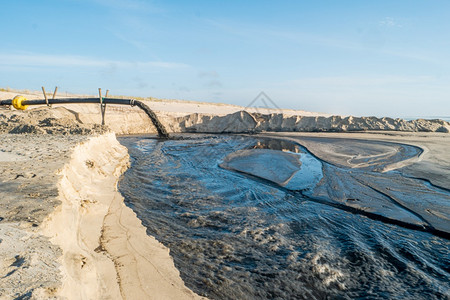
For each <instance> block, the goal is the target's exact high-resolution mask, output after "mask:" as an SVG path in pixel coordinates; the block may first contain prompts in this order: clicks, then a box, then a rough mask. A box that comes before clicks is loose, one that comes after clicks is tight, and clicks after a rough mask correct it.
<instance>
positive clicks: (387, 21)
mask: <svg viewBox="0 0 450 300" xmlns="http://www.w3.org/2000/svg"><path fill="white" fill-rule="evenodd" d="M378 24H379V25H380V26H383V27H403V25H402V24H400V23H399V22H398V21H397V20H395V19H394V18H392V17H386V18H384V19H383V20H381V21H380V22H378Z"/></svg>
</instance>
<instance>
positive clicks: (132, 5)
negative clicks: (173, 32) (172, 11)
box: [94, 0, 162, 13]
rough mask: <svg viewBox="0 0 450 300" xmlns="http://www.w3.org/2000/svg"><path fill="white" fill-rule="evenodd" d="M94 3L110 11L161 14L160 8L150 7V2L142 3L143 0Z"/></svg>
mask: <svg viewBox="0 0 450 300" xmlns="http://www.w3.org/2000/svg"><path fill="white" fill-rule="evenodd" d="M94 1H95V2H96V3H97V4H100V5H103V6H105V7H109V8H112V9H120V10H123V9H125V10H135V11H146V12H153V13H159V12H162V10H161V8H159V7H156V6H154V5H152V4H151V2H150V1H143V0H94Z"/></svg>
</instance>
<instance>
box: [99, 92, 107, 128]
mask: <svg viewBox="0 0 450 300" xmlns="http://www.w3.org/2000/svg"><path fill="white" fill-rule="evenodd" d="M98 97H99V98H100V111H101V113H102V125H105V112H106V103H103V97H102V89H101V88H98Z"/></svg>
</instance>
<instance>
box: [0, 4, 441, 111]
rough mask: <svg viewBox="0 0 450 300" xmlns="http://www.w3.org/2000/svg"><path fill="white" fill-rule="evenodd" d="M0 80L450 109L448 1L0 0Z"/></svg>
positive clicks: (335, 105)
mask: <svg viewBox="0 0 450 300" xmlns="http://www.w3.org/2000/svg"><path fill="white" fill-rule="evenodd" d="M0 8H1V9H0V28H1V29H0V33H1V37H2V38H1V43H0V70H1V72H0V86H1V87H11V88H18V89H33V90H39V89H40V87H41V86H42V85H45V86H46V87H47V89H52V88H53V87H54V86H58V87H59V88H60V90H61V91H68V92H73V93H89V94H95V93H96V90H97V88H98V87H102V88H103V89H110V90H111V93H112V94H116V95H118V94H120V95H132V96H153V97H158V98H172V99H185V100H198V101H209V102H222V103H231V104H239V105H243V106H246V105H247V104H249V103H250V102H251V101H252V100H253V99H254V97H256V96H257V95H258V94H259V92H261V91H264V92H265V93H266V94H268V95H269V96H270V97H271V99H272V100H273V101H274V102H275V103H276V104H277V105H278V106H279V107H285V108H294V109H304V110H311V111H319V112H327V113H336V114H353V115H366V116H368V115H376V116H392V117H397V116H400V117H405V116H448V115H450V1H447V0H445V1H444V0H442V1H439V0H430V1H425V0H423V1H418V0H407V1H406V0H405V1H401V0H379V1H356V0H355V1H345V0H342V1H336V0H334V1H246V2H244V1H144V0H130V1H125V0H109V1H108V0H54V1H47V0H41V1H31V0H28V1H25V0H15V1H3V2H2V4H1V6H0Z"/></svg>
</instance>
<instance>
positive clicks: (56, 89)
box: [52, 86, 58, 99]
mask: <svg viewBox="0 0 450 300" xmlns="http://www.w3.org/2000/svg"><path fill="white" fill-rule="evenodd" d="M57 91H58V87H57V86H55V91H54V92H53V97H52V99H55V97H56V92H57Z"/></svg>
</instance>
